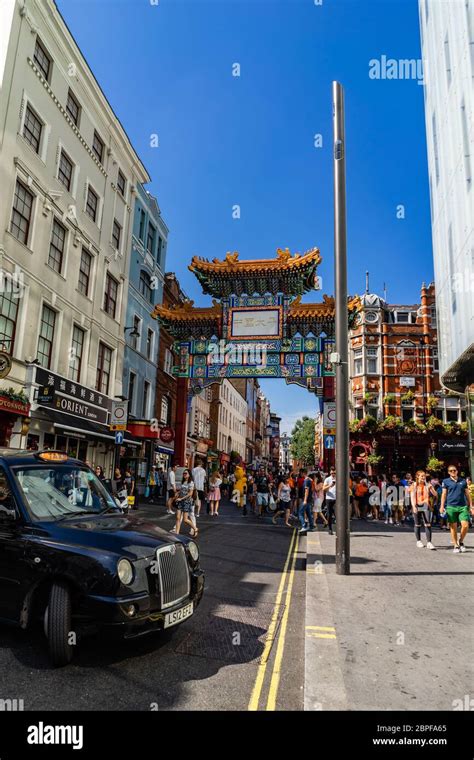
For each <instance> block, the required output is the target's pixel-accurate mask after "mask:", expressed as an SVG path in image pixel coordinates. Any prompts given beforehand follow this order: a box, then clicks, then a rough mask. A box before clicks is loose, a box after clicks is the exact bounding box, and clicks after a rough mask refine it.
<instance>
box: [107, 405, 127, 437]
mask: <svg viewBox="0 0 474 760" xmlns="http://www.w3.org/2000/svg"><path fill="white" fill-rule="evenodd" d="M127 415H128V401H112V408H111V410H110V420H109V425H110V427H111V428H112V430H125V429H126V427H127ZM119 426H120V427H119ZM122 426H123V427H122Z"/></svg>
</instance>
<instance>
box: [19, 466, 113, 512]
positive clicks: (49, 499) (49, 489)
mask: <svg viewBox="0 0 474 760" xmlns="http://www.w3.org/2000/svg"><path fill="white" fill-rule="evenodd" d="M14 473H15V476H16V478H17V480H18V482H19V484H20V486H21V490H22V491H23V495H24V497H25V501H26V504H27V506H28V509H29V512H30V514H31V515H32V517H33V518H34V519H35V520H59V519H62V518H65V517H69V516H70V517H73V516H77V515H81V514H100V513H101V512H106V511H108V510H109V509H114V510H117V505H116V503H115V501H114V500H113V498H112V496H111V495H110V494H109V493H108V491H107V490H106V489H105V488H104V486H103V485H102V483H101V482H100V480H99V479H98V478H97V477H96V476H95V475H94V473H93V472H91V470H89V469H87V468H85V467H84V468H82V467H77V466H76V467H73V466H68V465H56V466H55V465H47V466H36V467H25V468H15V469H14Z"/></svg>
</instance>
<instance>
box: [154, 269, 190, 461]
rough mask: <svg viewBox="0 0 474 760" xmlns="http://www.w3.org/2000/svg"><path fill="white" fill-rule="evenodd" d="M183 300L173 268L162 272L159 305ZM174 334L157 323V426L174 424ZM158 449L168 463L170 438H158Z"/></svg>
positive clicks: (172, 445) (170, 304)
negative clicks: (158, 333) (158, 339)
mask: <svg viewBox="0 0 474 760" xmlns="http://www.w3.org/2000/svg"><path fill="white" fill-rule="evenodd" d="M185 301H186V296H185V294H184V293H183V291H182V290H181V287H180V284H179V282H178V279H177V278H176V275H175V274H174V272H167V273H166V274H165V281H164V285H163V305H164V306H168V307H170V306H176V305H181V304H183V303H184V302H185ZM173 343H174V338H173V337H172V336H171V335H170V334H169V333H168V332H167V331H166V330H165V329H164V328H163V327H160V341H159V350H158V369H157V383H156V399H155V417H156V419H157V420H158V424H159V426H160V427H170V428H174V424H175V419H176V387H177V384H176V378H175V377H173V375H172V374H171V372H172V367H173V364H174V357H173V352H172V347H173ZM157 449H158V453H159V454H160V455H161V462H162V464H163V466H164V467H167V466H169V464H170V462H171V459H172V456H173V453H174V442H173V441H170V442H168V441H167V442H163V441H160V442H159V443H158V444H157Z"/></svg>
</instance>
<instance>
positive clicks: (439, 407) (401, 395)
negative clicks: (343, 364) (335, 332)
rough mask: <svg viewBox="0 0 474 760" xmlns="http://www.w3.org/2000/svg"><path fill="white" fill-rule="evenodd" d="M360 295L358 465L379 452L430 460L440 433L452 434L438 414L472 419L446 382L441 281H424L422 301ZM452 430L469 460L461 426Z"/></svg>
mask: <svg viewBox="0 0 474 760" xmlns="http://www.w3.org/2000/svg"><path fill="white" fill-rule="evenodd" d="M361 302H362V308H361V311H360V313H359V314H358V315H357V318H356V320H355V324H354V326H353V328H352V329H351V331H350V337H349V363H350V405H351V418H352V420H353V424H352V427H353V428H358V427H359V429H358V430H355V431H354V430H353V433H354V434H353V435H352V436H351V438H352V440H351V461H352V465H353V467H354V469H364V468H363V467H362V465H364V462H365V459H366V457H367V456H368V455H369V454H371V453H372V454H373V453H377V455H379V456H383V457H384V460H383V461H384V464H385V465H386V466H388V467H389V468H391V467H394V468H398V469H400V470H404V469H409V470H411V469H413V468H414V467H417V466H426V463H427V461H428V459H429V457H430V456H438V451H439V450H441V449H440V446H439V445H438V441H439V440H443V441H445V440H446V439H447V438H453V435H451V430H450V428H449V427H448V428H445V429H443V426H442V425H441V424H439V425H438V426H437V423H436V420H434V419H433V418H437V419H438V420H439V422H440V423H441V422H442V423H444V424H445V425H446V424H448V425H449V423H456V424H457V425H459V426H460V425H461V423H463V422H465V419H466V412H465V408H464V404H463V402H462V401H461V400H460V399H459V398H458V397H451V396H449V394H447V393H445V392H444V391H443V390H442V388H441V384H440V378H439V368H438V341H437V327H436V296H435V286H434V284H430V285H428V286H427V285H425V284H423V285H422V288H421V298H420V303H418V304H403V305H401V304H388V303H387V302H386V301H385V300H384V299H382V298H381V297H380V296H378V295H376V294H371V293H366V294H365V295H364V296H362V298H361ZM357 420H359V421H360V422H359V424H358V423H357ZM375 421H377V423H378V424H376V423H375ZM425 423H428V427H429V429H428V430H424V429H423V426H424V425H425ZM392 425H393V427H391V426H392ZM384 426H385V429H383V428H384ZM431 428H432V429H431ZM452 432H453V434H455V435H457V436H458V439H457V441H456V439H454V440H453V442H452V447H451V451H452V453H453V454H456V455H459V462H460V464H463V457H464V454H463V452H462V448H463V445H464V444H463V442H462V441H460V440H459V439H460V436H461V431H458V430H457V429H456V428H455V426H454V428H453V431H452ZM442 435H444V438H442V439H441V436H442ZM455 444H457V445H455ZM445 459H446V457H445Z"/></svg>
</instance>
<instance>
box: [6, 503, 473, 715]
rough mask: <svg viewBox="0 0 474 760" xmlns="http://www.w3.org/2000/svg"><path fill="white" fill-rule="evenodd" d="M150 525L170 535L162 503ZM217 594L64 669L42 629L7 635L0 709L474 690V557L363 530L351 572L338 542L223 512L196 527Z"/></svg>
mask: <svg viewBox="0 0 474 760" xmlns="http://www.w3.org/2000/svg"><path fill="white" fill-rule="evenodd" d="M138 514H142V515H146V516H149V517H153V519H156V520H157V521H158V523H159V524H160V525H161V526H162V527H164V528H168V529H169V528H171V527H172V525H173V522H174V521H173V517H170V516H168V515H166V513H165V511H164V506H163V505H148V504H147V505H140V510H139V512H138ZM198 525H199V527H200V535H199V538H198V542H199V545H200V550H201V565H202V567H203V568H204V570H205V573H206V589H205V594H204V597H203V601H202V603H201V605H200V606H199V607H198V609H197V611H196V613H195V614H194V615H193V616H192V617H191V618H190V619H189V620H187V621H185V622H184V623H183V624H182V625H181V626H179V627H177V628H176V629H170V631H169V632H167V633H165V634H152V635H149V636H146V637H143V638H141V639H137V640H130V641H127V642H124V641H117V640H112V639H110V638H109V637H108V635H107V634H106V633H105V632H103V633H102V634H100V635H99V636H95V637H92V638H91V637H90V638H84V639H83V641H82V642H81V643H80V645H79V646H78V650H77V652H76V653H75V657H74V659H73V662H72V664H71V665H69V666H67V667H65V668H60V669H54V668H53V667H52V666H51V665H50V663H49V660H48V657H47V652H46V646H45V640H44V636H43V633H42V631H41V629H39V628H38V629H36V630H33V631H27V632H23V631H17V630H15V629H10V628H7V627H6V626H0V672H1V673H2V679H1V682H0V700H2V699H23V700H24V709H25V710H42V711H43V710H60V709H61V710H74V711H80V710H136V711H143V710H145V711H147V710H153V711H169V710H218V711H222V710H242V711H248V710H251V711H255V710H259V711H263V710H265V711H274V710H302V709H305V710H307V711H315V710H326V711H332V710H339V709H348V710H363V709H367V710H397V709H398V710H420V709H427V710H435V709H436V710H452V709H453V700H456V699H461V700H462V699H464V697H465V695H469V693H470V687H471V684H472V654H473V648H472V637H471V633H470V631H471V630H472V628H471V626H472V619H471V618H472V614H471V609H470V608H471V604H470V601H471V596H472V594H471V588H472V577H471V576H472V574H473V572H474V550H473V542H474V536H473V537H472V538H469V537H468V540H467V542H466V544H467V546H468V548H469V551H468V552H467V553H466V554H463V555H453V554H452V551H450V548H449V535H448V534H447V533H441V532H439V531H435V532H434V539H433V540H434V542H435V544H436V545H437V547H438V549H437V551H436V552H430V551H428V550H427V549H417V548H416V544H415V539H414V536H413V532H412V530H411V529H408V528H396V527H393V526H386V525H384V523H377V524H376V525H372V524H371V523H366V522H360V521H353V522H352V530H353V533H352V536H351V547H352V568H351V575H349V576H338V575H336V572H335V565H334V550H335V537H334V536H329V535H328V534H327V532H326V531H323V530H319V531H318V532H315V533H308V534H307V535H306V536H299V535H297V533H296V531H293V530H290V529H288V528H286V527H284V526H283V524H282V523H281V522H280V523H279V524H278V525H277V526H273V525H272V523H271V520H270V518H265V519H263V520H260V519H258V518H256V517H255V516H251V515H250V516H248V517H246V518H244V517H243V516H242V514H241V512H240V510H238V509H237V508H236V507H235V506H234V505H233V504H230V503H227V504H222V506H221V509H220V515H219V517H218V518H211V517H209V516H208V515H206V514H205V513H204V514H202V515H201V517H200V518H199V521H198Z"/></svg>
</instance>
